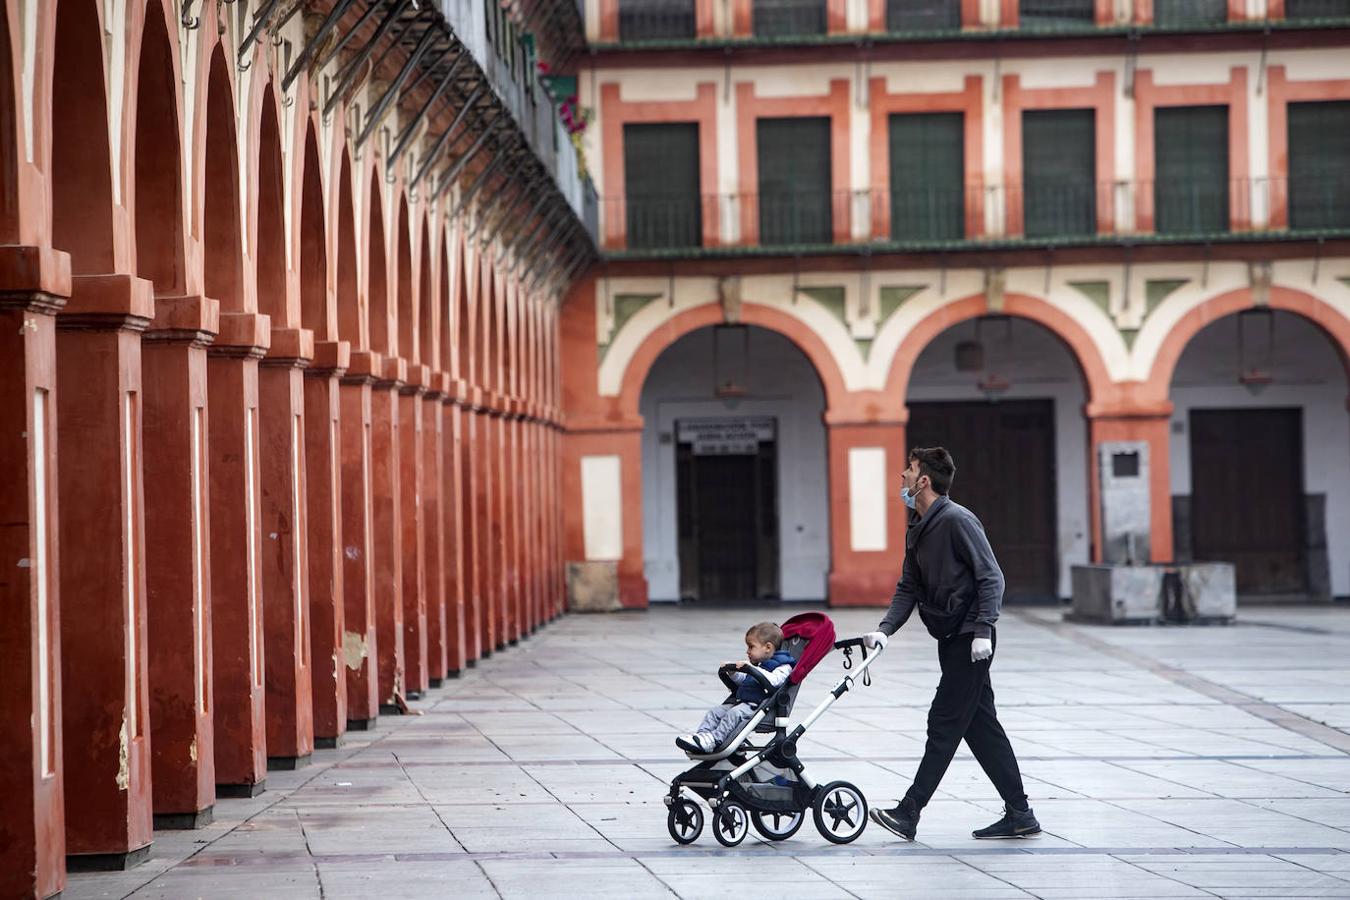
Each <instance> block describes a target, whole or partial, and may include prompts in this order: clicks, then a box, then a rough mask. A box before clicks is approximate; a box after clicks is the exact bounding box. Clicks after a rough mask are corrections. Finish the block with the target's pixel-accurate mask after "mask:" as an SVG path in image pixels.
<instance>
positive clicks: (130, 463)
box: [122, 391, 141, 738]
mask: <svg viewBox="0 0 1350 900" xmlns="http://www.w3.org/2000/svg"><path fill="white" fill-rule="evenodd" d="M122 430H123V440H125V441H126V453H124V454H123V455H122V491H123V497H122V504H123V505H122V508H123V510H124V511H125V513H126V515H125V518H124V520H123V522H122V540H123V548H122V549H123V553H124V554H125V559H126V563H125V565H126V582H127V589H126V601H127V608H126V610H125V612H126V630H127V643H126V654H127V675H126V677H127V736H128V737H133V738H136V737H140V736H141V716H140V702H139V701H140V691H139V690H138V689H137V685H138V683H139V680H140V644H139V642H138V641H137V638H138V637H139V636H140V627H139V625H140V623H139V617H138V616H137V612H136V611H137V608H138V607H139V605H140V598H139V597H137V596H136V586H137V580H136V572H137V570H138V569H139V568H140V564H139V560H138V559H137V552H136V550H137V541H136V522H137V520H138V519H139V516H138V515H137V506H138V505H139V503H140V493H139V492H138V491H137V489H136V488H137V484H138V482H139V479H138V478H137V475H138V474H139V473H140V470H141V457H140V451H141V446H140V444H141V441H140V436H141V429H140V419H139V417H138V416H137V414H136V394H135V392H134V391H128V392H127V393H125V394H123V395H122Z"/></svg>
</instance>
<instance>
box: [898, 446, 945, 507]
mask: <svg viewBox="0 0 1350 900" xmlns="http://www.w3.org/2000/svg"><path fill="white" fill-rule="evenodd" d="M915 460H918V461H919V474H920V475H927V476H928V482H929V484H931V485H932V486H933V491H934V492H935V493H938V494H941V495H942V496H944V497H945V496H947V492H948V491H950V490H951V489H952V479H953V478H955V477H956V463H954V462H952V455H951V454H950V453H948V452H947V448H946V447H915V448H914V449H912V450H910V451H909V461H910V462H914V461H915Z"/></svg>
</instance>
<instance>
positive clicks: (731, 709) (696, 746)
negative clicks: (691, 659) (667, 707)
mask: <svg viewBox="0 0 1350 900" xmlns="http://www.w3.org/2000/svg"><path fill="white" fill-rule="evenodd" d="M782 646H783V629H782V628H780V627H779V626H778V625H777V624H775V623H773V622H760V623H759V624H758V625H751V626H750V629H749V630H748V631H746V633H745V656H746V658H745V659H744V660H742V661H741V662H727V663H723V664H722V666H723V668H730V667H734V668H735V671H729V672H728V673H727V676H728V677H729V678H730V679H731V680H732V681H733V682H734V683H735V684H736V690H735V692H734V693H733V694H732V696H730V697H728V698H727V699H726V701H725V702H723V703H720V704H718V705H717V706H714V707H713V708H712V709H710V710H708V714H707V715H705V716H704V717H703V721H702V722H701V723H700V724H699V726H698V730H697V731H695V732H694V733H693V734H684V735H680V736H679V737H677V738H676V739H675V746H676V747H679V748H680V749H681V750H685V751H688V752H691V753H708V752H710V751H711V750H712V749H713V748H714V747H716V746H717V745H718V744H720V743H722V741H724V740H726V739H727V738H728V737H729V736H730V735H733V734H735V733H737V732H739V731H740V730H741V728H742V727H743V726H744V725H745V723H746V722H748V721H750V717H751V716H753V715H754V714H755V707H757V706H759V704H760V703H761V702H763V700H764V698H765V697H767V696H768V695H769V692H770V691H772V690H775V689H777V688H778V687H780V686H781V685H782V684H783V683H784V682H786V681H787V680H788V676H789V675H791V674H792V666H793V664H794V663H795V662H796V661H797V660H796V659H795V658H794V657H793V656H792V654H791V653H788V652H787V651H786V650H783V649H782ZM746 666H758V667H759V668H761V669H763V670H764V671H766V672H768V673H769V677H768V679H767V685H766V684H765V683H764V682H763V681H761V680H760V679H759V678H752V677H750V676H749V675H748V674H747V673H746V672H745V671H744V670H745V668H746Z"/></svg>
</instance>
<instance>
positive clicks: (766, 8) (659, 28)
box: [597, 0, 1350, 49]
mask: <svg viewBox="0 0 1350 900" xmlns="http://www.w3.org/2000/svg"><path fill="white" fill-rule="evenodd" d="M748 5H749V10H750V13H751V15H750V26H749V32H748V33H745V32H741V31H736V32H734V33H733V32H732V31H730V30H728V29H729V28H730V26H729V24H727V23H723V24H722V25H720V26H714V24H713V19H712V18H711V17H709V18H708V19H707V21H704V22H701V23H700V21H699V19H698V14H697V13H696V4H695V2H694V0H617V6H618V16H617V34H614V33H612V32H611V33H610V34H608V36H606V37H604V38H602V39H601V40H600V41H598V42H597V45H598V46H601V47H632V48H634V49H636V48H639V47H643V48H650V49H660V48H676V47H737V46H748V47H753V46H757V45H766V44H768V45H771V44H782V43H789V44H796V45H806V44H832V43H849V44H852V43H856V42H857V41H858V39H859V37H861V36H862V34H860V33H858V32H830V31H829V28H828V18H829V17H828V14H827V0H750V3H749V4H748ZM966 5H967V6H968V4H966ZM962 6H963V4H962V2H961V0H886V2H885V4H884V7H883V9H884V13H885V16H884V21H882V22H881V24H880V25H879V26H878V25H876V24H875V22H874V26H873V27H874V28H875V29H876V30H874V31H869V32H867V37H868V38H869V39H870V40H873V41H880V40H885V41H932V40H974V41H980V40H994V39H1007V38H1010V37H1011V38H1017V37H1027V38H1047V37H1051V38H1053V37H1056V36H1060V35H1063V36H1084V35H1094V34H1095V35H1099V36H1105V35H1129V36H1147V35H1150V34H1167V33H1174V32H1219V31H1235V32H1240V31H1266V30H1271V29H1275V30H1279V29H1306V28H1350V0H1285V2H1284V8H1283V12H1282V14H1280V15H1277V16H1271V15H1268V14H1265V13H1259V14H1256V15H1252V16H1249V15H1246V14H1238V13H1234V12H1232V11H1231V10H1230V0H1151V2H1145V0H1133V3H1127V4H1123V5H1122V4H1119V3H1117V4H1115V5H1113V6H1112V7H1111V8H1110V11H1109V13H1108V12H1104V11H1103V9H1104V8H1101V9H1099V7H1101V4H1100V3H1098V2H1097V0H1019V2H1018V3H1017V6H1016V14H1015V17H1014V16H1009V17H1005V18H1003V19H1002V20H1001V21H1000V20H999V19H998V18H997V17H995V18H993V19H990V18H988V17H985V18H979V19H975V20H972V19H970V18H968V17H969V16H970V15H971V13H970V12H969V10H967V11H966V13H965V16H966V17H967V18H963V13H962ZM609 27H610V28H613V27H614V26H613V25H611V26H609ZM741 27H742V28H744V27H746V26H741Z"/></svg>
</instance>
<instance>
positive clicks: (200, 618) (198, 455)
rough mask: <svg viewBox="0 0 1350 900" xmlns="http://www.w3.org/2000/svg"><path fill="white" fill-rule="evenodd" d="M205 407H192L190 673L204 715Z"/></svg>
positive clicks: (206, 654)
mask: <svg viewBox="0 0 1350 900" xmlns="http://www.w3.org/2000/svg"><path fill="white" fill-rule="evenodd" d="M205 434H206V410H205V409H204V408H203V407H200V406H198V407H196V408H195V409H193V410H192V581H193V588H192V620H193V623H192V624H193V631H194V633H195V634H196V635H197V647H196V657H197V658H196V659H195V660H194V665H193V676H194V678H195V681H196V695H197V712H198V714H199V715H205V714H206V670H207V667H208V665H209V662H208V660H210V658H211V656H210V650H209V644H208V643H207V641H208V636H207V634H206V540H205V535H206V516H207V506H206V441H205V440H204V438H205Z"/></svg>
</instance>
